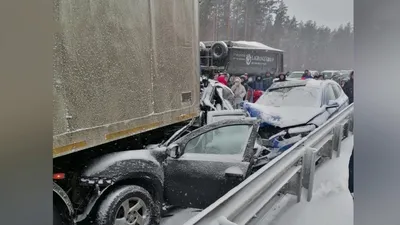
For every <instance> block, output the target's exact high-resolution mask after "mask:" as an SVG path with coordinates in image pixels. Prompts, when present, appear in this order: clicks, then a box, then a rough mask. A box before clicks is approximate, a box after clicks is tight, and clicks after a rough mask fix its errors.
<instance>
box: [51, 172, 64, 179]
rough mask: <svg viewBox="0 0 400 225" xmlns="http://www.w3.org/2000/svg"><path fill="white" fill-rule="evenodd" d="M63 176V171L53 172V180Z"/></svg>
mask: <svg viewBox="0 0 400 225" xmlns="http://www.w3.org/2000/svg"><path fill="white" fill-rule="evenodd" d="M64 178H65V173H55V174H53V180H62V179H64Z"/></svg>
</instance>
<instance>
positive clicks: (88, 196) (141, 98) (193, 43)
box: [53, 0, 200, 225]
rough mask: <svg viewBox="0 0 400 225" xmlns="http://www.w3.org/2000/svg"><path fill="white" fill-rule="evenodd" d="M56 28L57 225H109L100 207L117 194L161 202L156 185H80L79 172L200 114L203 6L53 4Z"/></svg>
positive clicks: (127, 0) (175, 0)
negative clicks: (137, 192)
mask: <svg viewBox="0 0 400 225" xmlns="http://www.w3.org/2000/svg"><path fill="white" fill-rule="evenodd" d="M54 19H55V21H56V23H57V27H58V28H59V29H58V30H57V32H56V34H55V45H54V56H53V60H54V74H53V96H54V100H53V164H54V166H53V197H54V200H53V210H54V224H63V225H70V224H76V223H77V222H80V221H83V220H86V219H88V218H90V217H95V218H94V219H95V220H96V221H97V222H96V223H98V224H106V223H107V221H106V220H107V219H105V218H106V217H107V216H108V215H103V216H104V217H102V218H96V216H97V217H98V216H99V215H102V212H99V205H101V203H102V202H103V201H105V199H107V197H109V196H110V195H112V194H115V192H114V190H115V189H116V187H117V186H118V185H119V186H121V185H122V186H124V185H125V186H126V185H134V184H140V185H141V187H142V189H144V190H145V192H141V193H142V194H143V193H144V195H146V196H145V197H148V196H147V195H149V196H150V198H152V199H153V200H154V202H156V201H161V198H162V197H161V196H158V194H157V192H156V191H155V189H157V188H158V186H159V184H158V183H157V182H152V180H149V179H148V177H145V176H142V177H140V176H139V175H138V176H137V177H129V179H128V178H126V179H125V180H123V179H122V180H121V179H119V180H113V179H104V180H101V179H98V180H84V179H83V178H82V171H83V170H85V168H88V164H91V166H92V167H93V165H94V164H93V160H94V159H96V158H97V157H100V156H101V155H103V154H105V153H112V152H120V151H125V150H130V149H135V148H142V147H143V146H145V145H147V144H149V143H151V142H160V141H161V140H162V138H163V137H165V136H168V134H169V133H171V132H174V131H175V130H176V129H177V128H176V127H174V125H177V124H178V125H179V124H181V123H185V122H187V121H190V120H191V119H192V118H195V117H197V116H198V115H199V112H200V109H199V100H200V96H199V89H200V85H199V77H200V74H199V73H200V69H199V68H200V65H199V61H200V60H199V40H198V26H199V25H198V2H197V1H182V0H163V1H158V0H135V1H132V0H109V1H92V0H89V1H81V0H69V1H61V0H54ZM178 127H179V126H178ZM94 166H96V165H94ZM97 166H98V167H102V166H105V165H97ZM112 172H115V171H110V173H112ZM117 173H118V171H117ZM117 189H118V188H117ZM110 207H111V209H110V210H111V211H112V210H117V209H113V208H112V207H113V206H110ZM151 207H154V210H155V211H154V212H153V211H152V212H153V214H154V215H151V216H153V217H157V214H159V212H160V207H159V206H158V205H152V206H151ZM158 217H159V215H158ZM131 219H132V221H133V220H134V215H133V216H132V218H131ZM157 220H158V219H157V218H156V219H154V220H152V223H153V222H154V221H157Z"/></svg>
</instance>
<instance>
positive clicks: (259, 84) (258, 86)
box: [250, 76, 265, 91]
mask: <svg viewBox="0 0 400 225" xmlns="http://www.w3.org/2000/svg"><path fill="white" fill-rule="evenodd" d="M250 87H251V88H252V89H253V90H259V91H264V90H265V88H264V82H263V80H262V77H261V76H257V77H256V80H255V81H253V82H251V84H250Z"/></svg>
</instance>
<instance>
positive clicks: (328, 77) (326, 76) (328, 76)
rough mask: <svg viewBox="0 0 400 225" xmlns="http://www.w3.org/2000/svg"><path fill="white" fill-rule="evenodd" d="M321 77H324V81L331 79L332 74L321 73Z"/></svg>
mask: <svg viewBox="0 0 400 225" xmlns="http://www.w3.org/2000/svg"><path fill="white" fill-rule="evenodd" d="M322 75H324V77H325V79H331V78H332V76H333V73H332V72H323V73H322Z"/></svg>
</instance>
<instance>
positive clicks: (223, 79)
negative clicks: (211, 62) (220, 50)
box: [217, 74, 228, 86]
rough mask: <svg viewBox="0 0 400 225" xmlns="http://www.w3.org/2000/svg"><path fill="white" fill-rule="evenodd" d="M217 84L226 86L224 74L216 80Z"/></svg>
mask: <svg viewBox="0 0 400 225" xmlns="http://www.w3.org/2000/svg"><path fill="white" fill-rule="evenodd" d="M217 80H218V82H220V83H221V84H224V85H225V86H228V82H227V81H226V77H225V75H224V74H221V75H219V76H218V78H217Z"/></svg>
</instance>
